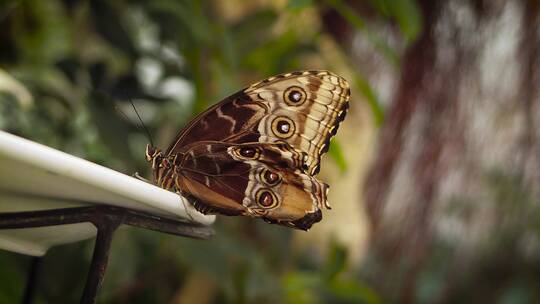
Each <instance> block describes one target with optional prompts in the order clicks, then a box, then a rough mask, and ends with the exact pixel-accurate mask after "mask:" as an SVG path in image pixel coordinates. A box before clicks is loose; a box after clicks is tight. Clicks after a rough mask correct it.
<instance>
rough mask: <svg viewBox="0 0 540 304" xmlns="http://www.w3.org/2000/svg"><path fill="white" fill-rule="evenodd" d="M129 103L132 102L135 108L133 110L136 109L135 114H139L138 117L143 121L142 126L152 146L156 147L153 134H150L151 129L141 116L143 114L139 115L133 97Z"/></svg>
mask: <svg viewBox="0 0 540 304" xmlns="http://www.w3.org/2000/svg"><path fill="white" fill-rule="evenodd" d="M129 103H130V104H131V107H132V108H133V111H135V114H137V117H138V118H139V121H140V122H141V127H142V128H143V130H144V131H145V132H146V135H147V136H148V140H149V141H150V145H151V146H152V147H155V146H154V141H153V140H152V134H150V131H149V130H148V128H147V127H146V125H145V124H144V122H143V120H142V118H141V115H139V111H137V108H136V107H135V104H133V100H131V98H130V99H129Z"/></svg>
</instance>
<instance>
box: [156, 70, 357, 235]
mask: <svg viewBox="0 0 540 304" xmlns="http://www.w3.org/2000/svg"><path fill="white" fill-rule="evenodd" d="M349 97H350V90H349V84H348V83H347V81H346V80H345V79H344V78H342V77H340V76H338V75H336V74H333V73H332V72H329V71H299V72H292V73H287V74H280V75H277V76H273V77H270V78H267V79H265V80H262V81H260V82H257V83H255V84H252V85H250V86H249V87H247V88H245V89H243V90H241V91H239V92H237V93H235V94H233V95H231V96H229V97H227V98H225V99H223V100H222V101H220V102H218V103H217V104H215V105H214V106H212V107H210V108H209V109H207V110H206V111H204V112H202V113H201V114H199V115H198V116H197V117H195V118H194V119H193V120H192V121H191V122H189V123H188V124H187V126H186V127H185V128H184V129H183V130H181V131H180V133H179V134H178V135H177V137H176V139H175V140H174V141H173V142H172V144H171V145H170V146H169V147H168V149H167V150H166V151H165V152H163V151H160V150H159V149H157V148H155V147H153V146H151V145H148V146H147V147H146V160H147V161H148V162H150V163H151V165H152V170H153V175H154V182H155V183H156V184H157V185H158V186H160V187H162V188H164V189H167V190H171V191H175V192H177V193H179V194H181V195H183V196H184V197H186V198H187V199H188V201H189V202H190V203H191V204H192V205H193V206H194V207H195V208H196V209H197V210H198V211H199V212H202V213H204V214H209V213H212V214H216V213H217V214H223V215H245V216H250V217H258V218H262V219H264V220H265V221H267V222H269V223H273V224H280V225H284V226H287V227H292V228H297V229H302V230H308V229H309V228H310V227H311V226H312V225H313V224H314V223H317V222H319V221H320V220H321V219H322V212H321V209H322V208H323V206H324V207H326V208H327V209H330V205H329V203H328V201H327V193H328V188H329V186H328V185H327V184H325V183H323V182H321V181H319V180H317V179H316V178H315V175H317V173H318V172H319V169H320V162H321V156H322V155H323V154H324V153H326V152H327V151H328V148H329V145H330V138H331V137H332V136H334V135H335V134H336V132H337V130H338V127H339V125H340V123H341V122H342V121H343V120H344V119H345V115H346V113H347V109H348V107H349V104H348V101H349Z"/></svg>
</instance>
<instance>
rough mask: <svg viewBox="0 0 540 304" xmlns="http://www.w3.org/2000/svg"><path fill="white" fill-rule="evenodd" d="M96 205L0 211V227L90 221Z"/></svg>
mask: <svg viewBox="0 0 540 304" xmlns="http://www.w3.org/2000/svg"><path fill="white" fill-rule="evenodd" d="M96 208H98V207H79V208H63V209H50V210H40V211H23V212H5V213H0V229H18V228H33V227H43V226H56V225H63V224H73V223H82V222H88V221H90V218H91V216H92V215H93V214H94V212H95V210H96Z"/></svg>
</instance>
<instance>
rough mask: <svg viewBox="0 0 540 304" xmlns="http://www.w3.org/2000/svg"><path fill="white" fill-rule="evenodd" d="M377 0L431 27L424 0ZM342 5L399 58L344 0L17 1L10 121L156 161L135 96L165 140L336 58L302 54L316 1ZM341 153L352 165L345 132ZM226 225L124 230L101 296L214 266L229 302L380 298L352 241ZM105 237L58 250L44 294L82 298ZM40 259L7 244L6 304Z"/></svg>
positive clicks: (112, 162) (1, 36)
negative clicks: (215, 108) (198, 230)
mask: <svg viewBox="0 0 540 304" xmlns="http://www.w3.org/2000/svg"><path fill="white" fill-rule="evenodd" d="M371 4H372V6H373V7H374V8H375V9H377V10H378V11H379V12H380V13H381V16H382V17H384V18H389V20H390V19H395V20H397V21H398V24H399V26H400V27H401V29H402V32H403V33H404V35H405V36H406V37H407V39H410V40H412V39H414V37H415V36H416V35H417V34H418V31H419V28H420V23H421V21H420V20H419V17H418V13H417V12H416V8H415V6H414V2H413V1H407V0H401V1H396V2H394V1H375V0H372V1H371ZM238 6H239V7H238V9H240V8H241V7H244V6H245V7H246V10H247V8H248V7H251V6H250V5H249V3H248V2H238ZM329 7H333V8H335V9H336V10H338V12H340V13H342V15H343V16H344V17H345V19H346V20H348V22H350V24H352V25H353V26H355V27H356V28H357V29H359V30H361V31H362V32H363V33H365V34H366V35H367V36H368V37H369V40H370V41H372V43H373V44H374V45H375V46H376V48H377V49H378V50H379V51H380V52H382V53H383V54H385V56H387V58H388V59H389V60H390V61H392V62H393V63H394V64H396V65H398V64H399V63H398V62H399V60H398V58H397V57H398V56H397V55H396V54H395V52H393V50H392V49H391V48H390V47H389V46H388V45H386V44H385V43H384V41H383V40H382V39H381V38H380V37H378V36H377V35H376V34H375V33H373V32H371V31H370V30H369V29H368V27H366V25H365V21H363V20H362V19H361V18H360V17H359V16H357V15H355V14H354V13H352V12H351V10H349V9H347V5H346V4H344V3H342V2H341V1H337V0H333V1H323V2H316V1H309V0H292V1H290V2H288V4H287V5H285V6H283V7H281V8H278V7H277V6H272V5H267V6H261V7H260V8H256V9H252V10H247V11H246V12H245V13H243V14H240V15H239V16H238V17H234V18H233V17H226V15H227V13H223V10H226V9H228V10H231V8H230V7H229V8H227V6H226V5H224V4H223V3H221V2H218V1H188V0H184V1H171V0H155V1H140V0H132V1H76V0H69V1H60V0H49V1H39V0H5V1H3V2H1V3H0V28H1V30H0V77H1V78H0V83H1V84H3V85H2V87H1V88H0V128H1V129H3V130H7V131H8V132H11V133H14V134H19V135H22V136H24V137H26V138H30V139H32V140H35V141H38V142H41V143H44V144H46V145H49V146H52V147H56V148H58V149H60V150H63V151H66V152H68V153H71V154H75V155H78V156H81V157H83V158H86V159H89V160H91V161H94V162H97V163H100V164H103V165H105V166H107V167H111V168H114V169H117V170H119V171H122V172H126V173H131V172H135V171H138V172H148V166H147V164H146V163H145V161H144V153H143V152H144V147H145V144H146V143H147V142H148V139H147V138H146V135H145V134H144V133H143V132H141V130H140V127H139V126H138V122H137V121H136V119H135V117H134V113H133V111H132V110H131V109H130V105H129V102H128V101H129V100H133V102H134V104H135V105H136V106H137V108H138V109H139V112H141V115H142V119H143V121H144V123H145V124H146V125H147V126H148V127H149V128H150V129H151V133H152V134H153V135H154V137H155V140H156V141H157V145H158V146H160V147H165V146H166V145H167V143H168V142H169V141H170V140H171V138H173V137H174V135H175V133H176V132H178V130H180V129H181V127H182V126H183V125H184V124H185V123H186V122H187V121H189V119H190V118H192V117H193V115H195V114H196V113H198V112H201V111H203V110H204V109H206V108H207V107H208V106H209V105H210V104H211V103H213V102H216V101H218V100H219V99H220V98H223V97H225V96H227V95H228V94H231V93H233V92H234V91H236V90H238V89H240V88H241V87H242V86H245V85H247V84H249V83H250V82H253V81H256V80H258V79H262V78H264V77H267V76H270V75H273V74H277V73H282V72H286V71H291V70H297V69H302V68H327V69H332V68H333V66H332V62H327V61H324V60H323V59H322V58H319V59H318V61H317V62H318V63H317V66H315V67H313V66H304V62H305V61H304V60H303V58H305V57H306V56H316V55H317V54H318V52H320V49H319V46H318V43H319V40H320V39H321V37H322V36H323V35H328V34H325V33H324V32H323V30H322V28H320V26H318V25H316V24H317V23H314V24H313V27H314V28H313V29H309V28H307V29H306V28H302V27H299V26H298V25H297V24H298V23H297V21H298V20H299V19H302V18H300V17H299V16H301V14H304V13H306V11H308V10H311V11H313V12H320V11H322V10H325V9H328V8H329ZM232 10H233V11H234V10H235V8H233V9H232ZM229 13H230V12H229ZM233 13H234V12H233ZM230 15H234V14H230ZM276 28H278V29H280V30H276ZM354 73H355V75H356V76H355V77H356V79H355V80H354V81H353V83H354V85H355V86H356V87H357V89H359V91H360V92H361V93H362V94H363V95H364V97H366V99H367V100H368V102H369V104H370V106H371V109H372V111H373V114H374V116H375V120H376V122H377V124H380V123H381V122H382V119H383V117H384V115H383V110H382V109H381V107H380V106H379V103H378V100H377V97H376V94H375V92H374V91H373V89H372V88H371V87H370V86H369V83H368V82H367V81H366V80H365V77H363V76H362V75H361V74H360V72H358V71H356V72H354ZM124 116H127V117H128V118H127V119H126V118H125V117H124ZM330 154H331V155H332V156H333V157H334V159H335V161H337V163H338V165H339V167H340V168H341V169H343V170H344V169H345V168H346V162H345V159H344V157H343V153H342V151H341V150H340V148H339V145H332V148H331V151H330ZM216 230H217V236H216V237H214V238H213V239H212V240H209V241H194V240H189V239H182V238H178V237H172V236H168V235H162V234H157V233H154V232H150V231H142V230H136V229H121V230H120V231H119V232H117V235H116V237H115V240H114V242H113V248H112V253H111V260H110V261H111V262H110V267H109V270H108V273H107V276H106V280H105V284H104V287H103V291H102V293H101V295H100V302H103V303H123V302H129V303H164V302H168V301H170V299H171V298H172V297H173V296H174V295H175V294H176V293H177V292H179V290H182V288H183V287H184V285H183V283H184V282H186V281H187V280H189V278H190V277H193V276H194V275H202V276H203V277H205V278H206V279H207V281H206V283H205V285H202V286H198V288H199V291H200V292H201V293H205V292H208V293H211V294H212V295H214V297H213V298H214V299H215V301H216V302H226V303H254V302H258V303H270V302H272V303H274V302H276V301H277V302H290V303H328V302H332V303H361V302H363V303H379V302H380V298H379V296H377V295H376V294H375V293H374V292H373V291H372V290H371V289H370V287H369V286H367V285H365V284H364V283H363V282H362V280H361V279H360V276H359V274H358V272H357V271H356V269H354V268H353V267H350V265H349V264H348V258H347V252H346V250H345V249H344V248H343V247H341V246H340V245H339V244H334V245H332V247H331V248H329V249H328V252H329V253H328V254H327V255H326V256H320V255H321V254H320V253H318V252H319V251H318V250H314V249H313V248H300V249H298V248H295V247H294V246H293V238H292V231H290V230H288V229H285V228H282V227H276V226H269V225H267V224H264V223H262V222H260V221H253V220H250V219H244V218H234V219H230V218H227V219H223V220H221V221H219V222H218V223H217V224H216ZM92 246H93V241H86V242H81V243H78V244H72V245H67V246H61V247H58V248H53V249H52V250H51V251H50V253H49V254H47V256H46V257H45V259H44V265H45V266H44V269H43V271H42V273H41V281H40V282H41V283H40V284H41V285H40V288H39V291H38V303H66V302H77V301H78V298H79V296H80V294H81V291H82V286H83V284H84V278H85V273H86V271H87V267H88V266H87V265H88V264H89V260H90V258H91V248H92ZM28 264H29V258H27V257H21V256H17V255H15V254H11V253H6V252H1V253H0V282H2V287H1V288H0V303H13V302H17V301H18V300H19V298H20V295H21V294H22V290H23V285H24V278H25V272H26V270H27V269H26V268H27V267H28Z"/></svg>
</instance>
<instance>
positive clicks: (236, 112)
mask: <svg viewBox="0 0 540 304" xmlns="http://www.w3.org/2000/svg"><path fill="white" fill-rule="evenodd" d="M349 95H350V92H349V85H348V83H347V81H346V80H345V79H343V78H341V77H339V76H337V75H335V74H333V73H330V72H328V71H305V72H295V73H288V74H281V75H278V76H275V77H271V78H268V79H266V80H263V81H261V82H258V83H256V84H253V85H251V86H250V87H248V88H246V89H244V90H242V91H240V92H238V93H236V94H234V95H232V96H230V97H228V98H226V99H225V100H223V101H221V102H219V103H218V104H216V105H215V106H213V107H212V108H210V109H209V110H207V111H205V112H203V113H202V114H201V115H199V116H198V117H197V118H195V119H194V120H193V121H192V122H191V123H189V124H188V126H187V127H186V128H185V129H184V130H183V131H182V132H180V134H179V135H178V137H177V139H176V140H175V142H174V143H173V144H172V145H171V147H169V149H168V150H167V152H166V154H174V153H178V152H182V151H183V150H185V149H186V148H189V145H190V144H192V143H194V142H198V141H205V140H206V141H223V142H229V143H244V142H267V143H274V142H287V143H289V144H290V145H291V146H292V147H293V148H294V149H296V150H297V151H299V152H303V153H304V154H305V155H306V157H305V162H304V165H305V168H304V169H305V170H306V172H307V173H309V174H311V175H314V174H316V173H318V170H319V164H320V158H321V155H322V154H323V153H325V152H326V151H328V147H329V141H330V138H331V137H332V136H333V135H334V134H335V133H336V132H337V129H338V127H339V124H340V122H341V121H342V120H343V119H344V118H345V114H346V112H347V109H348V101H349Z"/></svg>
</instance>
